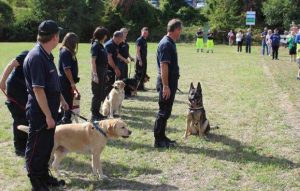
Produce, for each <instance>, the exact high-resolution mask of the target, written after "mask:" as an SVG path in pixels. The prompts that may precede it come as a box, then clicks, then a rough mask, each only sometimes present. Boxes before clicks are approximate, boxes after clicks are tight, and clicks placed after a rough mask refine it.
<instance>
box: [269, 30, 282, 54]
mask: <svg viewBox="0 0 300 191" xmlns="http://www.w3.org/2000/svg"><path fill="white" fill-rule="evenodd" d="M270 39H271V41H272V50H273V51H272V56H273V59H278V49H279V45H280V35H279V34H272V35H271V37H270Z"/></svg>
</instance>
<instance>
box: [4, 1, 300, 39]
mask: <svg viewBox="0 0 300 191" xmlns="http://www.w3.org/2000/svg"><path fill="white" fill-rule="evenodd" d="M206 3H207V4H206V6H205V7H204V8H201V9H194V8H192V7H189V6H188V5H187V4H186V3H185V1H184V0H160V7H159V8H154V7H153V6H151V5H150V4H149V3H148V2H147V1H146V0H0V40H1V41H34V40H35V38H36V33H37V26H38V25H39V23H40V22H41V21H42V20H45V19H52V20H55V21H57V22H58V23H59V25H60V26H62V27H63V28H64V32H69V31H73V32H75V33H77V34H78V35H79V36H80V41H81V42H88V41H89V39H90V38H91V35H92V32H93V30H94V28H95V27H97V26H105V27H107V28H108V29H109V31H110V32H111V33H113V32H114V31H115V30H118V29H120V28H121V27H127V28H129V29H130V33H129V36H128V38H129V40H135V39H136V37H137V36H138V35H139V33H140V29H141V28H142V27H144V26H147V27H149V29H150V36H149V38H150V39H149V40H150V41H157V40H158V39H159V38H161V36H162V35H163V34H164V33H165V32H166V24H167V22H168V20H169V19H171V18H179V19H181V20H182V21H183V23H184V26H185V30H184V32H183V35H182V38H181V39H182V40H183V41H192V40H193V39H194V35H195V34H194V33H195V31H196V30H197V28H198V27H200V26H204V25H207V26H209V27H210V28H211V29H213V30H215V31H226V30H230V29H237V28H246V27H247V26H245V14H246V11H247V10H250V9H252V10H253V11H256V12H257V25H256V26H255V27H256V28H257V29H258V28H262V27H264V26H270V27H278V28H282V29H283V28H288V27H289V24H290V23H291V22H292V21H295V22H296V23H300V2H298V0H206Z"/></svg>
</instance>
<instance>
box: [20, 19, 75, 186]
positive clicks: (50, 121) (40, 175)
mask: <svg viewBox="0 0 300 191" xmlns="http://www.w3.org/2000/svg"><path fill="white" fill-rule="evenodd" d="M59 30H60V28H59V27H58V26H57V24H56V23H55V22H54V21H52V20H46V21H43V22H42V23H41V24H40V25H39V27H38V35H37V41H38V42H37V44H36V45H35V47H34V48H33V49H32V50H31V51H30V52H29V53H28V55H27V57H26V58H25V61H24V66H23V71H24V76H25V80H26V87H27V90H28V93H29V95H28V102H27V105H26V116H27V119H28V120H29V134H28V141H27V146H26V153H25V159H26V168H27V172H28V177H29V179H30V182H31V185H32V189H33V190H49V188H48V187H49V186H61V185H64V181H63V180H61V181H58V180H57V179H56V178H54V177H53V176H52V175H51V173H49V168H48V163H49V159H50V155H51V151H52V147H53V144H54V131H55V125H56V119H57V116H58V109H59V106H60V104H61V106H62V107H63V109H64V110H68V109H69V108H68V104H67V103H66V101H65V100H64V98H63V96H62V95H61V93H60V92H61V90H60V85H59V79H58V73H57V69H56V67H55V64H54V57H53V55H52V53H51V51H52V50H53V49H54V48H55V47H56V46H57V44H58V42H59Z"/></svg>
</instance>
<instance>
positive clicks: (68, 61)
mask: <svg viewBox="0 0 300 191" xmlns="http://www.w3.org/2000/svg"><path fill="white" fill-rule="evenodd" d="M58 68H59V74H60V76H61V77H62V78H63V79H65V80H66V81H67V82H68V83H70V82H69V80H68V78H67V76H66V74H65V69H70V70H71V73H72V77H73V79H74V81H75V83H76V82H77V81H78V62H77V59H76V57H75V56H73V55H72V53H71V52H70V51H69V50H68V49H66V48H64V47H62V48H61V49H60V50H59V62H58Z"/></svg>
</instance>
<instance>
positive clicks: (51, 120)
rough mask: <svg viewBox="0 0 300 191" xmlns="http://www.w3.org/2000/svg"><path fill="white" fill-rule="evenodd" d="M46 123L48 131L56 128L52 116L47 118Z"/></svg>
mask: <svg viewBox="0 0 300 191" xmlns="http://www.w3.org/2000/svg"><path fill="white" fill-rule="evenodd" d="M46 123H47V126H48V127H47V129H52V128H54V127H55V121H54V119H53V118H52V116H48V117H46Z"/></svg>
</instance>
